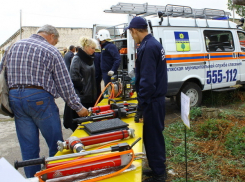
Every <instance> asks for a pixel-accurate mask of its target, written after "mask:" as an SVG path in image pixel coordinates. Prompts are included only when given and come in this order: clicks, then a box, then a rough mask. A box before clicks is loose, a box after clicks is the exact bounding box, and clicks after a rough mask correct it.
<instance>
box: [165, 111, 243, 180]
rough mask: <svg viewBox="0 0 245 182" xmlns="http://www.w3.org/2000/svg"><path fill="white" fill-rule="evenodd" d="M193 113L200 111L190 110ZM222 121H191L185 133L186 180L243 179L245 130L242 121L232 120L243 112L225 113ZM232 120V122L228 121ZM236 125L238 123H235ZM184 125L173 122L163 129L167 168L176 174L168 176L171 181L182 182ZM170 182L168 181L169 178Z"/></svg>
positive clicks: (183, 178)
mask: <svg viewBox="0 0 245 182" xmlns="http://www.w3.org/2000/svg"><path fill="white" fill-rule="evenodd" d="M193 113H195V114H196V113H198V114H196V116H197V117H198V115H199V111H198V110H193ZM222 113H224V115H223V116H224V117H225V118H221V119H219V118H217V119H206V120H205V119H204V118H203V117H201V118H199V119H198V120H197V121H196V122H191V129H190V130H187V160H188V181H200V182H202V181H203V182H204V181H212V182H220V181H232V182H240V181H244V180H245V177H243V176H245V170H244V168H245V158H244V157H243V156H244V155H245V153H244V152H245V148H244V147H245V145H244V144H245V135H244V133H245V127H241V125H239V122H240V124H242V123H243V122H244V121H243V120H241V119H238V120H237V119H234V116H233V115H232V114H234V113H236V114H235V116H240V115H242V114H243V111H239V110H237V111H236V112H232V110H227V111H226V112H222ZM228 119H233V120H228ZM236 123H237V124H236ZM184 130H185V126H184V124H183V122H182V121H176V122H175V123H172V124H170V125H168V126H167V127H166V128H165V131H164V136H165V142H166V152H167V153H166V155H167V168H168V169H173V170H174V171H175V172H177V174H178V175H176V176H171V175H169V176H170V181H176V182H177V181H179V182H181V181H185V141H184V139H185V131H184ZM168 180H169V178H168Z"/></svg>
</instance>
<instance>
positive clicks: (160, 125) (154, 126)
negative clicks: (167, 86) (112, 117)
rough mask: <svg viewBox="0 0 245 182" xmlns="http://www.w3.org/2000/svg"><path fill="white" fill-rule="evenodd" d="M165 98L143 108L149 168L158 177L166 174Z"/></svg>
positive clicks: (144, 138) (144, 134)
mask: <svg viewBox="0 0 245 182" xmlns="http://www.w3.org/2000/svg"><path fill="white" fill-rule="evenodd" d="M164 118H165V98H159V99H155V100H154V101H152V102H151V103H150V104H148V105H146V106H144V108H143V119H144V126H143V140H144V145H145V150H146V156H147V159H148V163H149V167H150V168H151V169H152V171H153V172H154V173H155V174H157V175H163V174H164V173H165V169H166V166H165V161H166V154H165V141H164V136H163V133H162V132H163V130H164Z"/></svg>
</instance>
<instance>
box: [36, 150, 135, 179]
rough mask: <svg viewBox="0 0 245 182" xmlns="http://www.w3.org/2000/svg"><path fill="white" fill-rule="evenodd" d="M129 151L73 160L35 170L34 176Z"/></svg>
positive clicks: (39, 176) (124, 152)
mask: <svg viewBox="0 0 245 182" xmlns="http://www.w3.org/2000/svg"><path fill="white" fill-rule="evenodd" d="M131 152H132V150H127V151H123V152H116V153H109V154H105V155H101V156H95V157H91V158H88V159H84V160H82V161H74V162H70V163H66V164H63V165H59V166H55V167H52V168H49V169H45V170H43V171H40V172H37V173H36V174H35V176H36V177H38V178H39V179H41V176H42V175H44V174H46V173H50V172H53V171H56V170H60V169H64V168H69V167H73V166H74V165H79V164H85V163H88V162H94V161H97V160H103V159H107V158H111V157H115V156H118V155H124V154H128V153H131Z"/></svg>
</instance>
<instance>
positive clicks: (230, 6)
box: [227, 0, 245, 17]
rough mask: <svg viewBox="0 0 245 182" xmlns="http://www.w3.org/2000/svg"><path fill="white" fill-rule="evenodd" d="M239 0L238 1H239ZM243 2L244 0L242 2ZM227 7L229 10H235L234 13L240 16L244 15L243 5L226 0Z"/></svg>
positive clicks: (244, 7)
mask: <svg viewBox="0 0 245 182" xmlns="http://www.w3.org/2000/svg"><path fill="white" fill-rule="evenodd" d="M238 1H239V0H237V1H235V2H238ZM239 2H240V1H239ZM243 2H244V0H243ZM244 4H245V2H244ZM227 5H228V9H229V10H233V9H234V10H235V12H236V14H238V15H239V16H241V17H244V16H245V6H241V5H238V4H235V3H233V0H228V4H227Z"/></svg>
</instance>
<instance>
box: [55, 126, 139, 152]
mask: <svg viewBox="0 0 245 182" xmlns="http://www.w3.org/2000/svg"><path fill="white" fill-rule="evenodd" d="M134 136H135V134H134V129H132V128H129V129H128V130H121V131H115V132H110V133H105V134H100V135H93V136H88V137H83V138H78V137H75V136H72V137H69V138H68V139H67V140H65V141H64V142H62V141H58V142H57V144H58V150H59V151H61V152H62V151H63V150H64V149H70V150H71V151H73V152H74V153H77V152H80V151H83V150H84V149H85V146H89V145H94V144H99V143H104V142H109V141H114V140H122V139H125V138H128V137H131V138H134Z"/></svg>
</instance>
